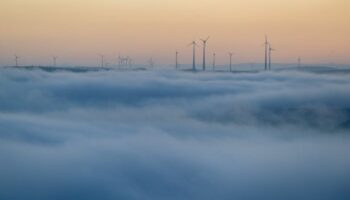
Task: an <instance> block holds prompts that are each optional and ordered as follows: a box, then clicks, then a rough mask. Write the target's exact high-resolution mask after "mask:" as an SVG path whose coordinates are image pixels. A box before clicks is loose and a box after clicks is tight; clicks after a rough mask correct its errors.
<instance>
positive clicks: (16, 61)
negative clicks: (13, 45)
mask: <svg viewBox="0 0 350 200" xmlns="http://www.w3.org/2000/svg"><path fill="white" fill-rule="evenodd" d="M19 59H20V57H18V56H17V55H16V54H15V64H16V67H18V60H19Z"/></svg>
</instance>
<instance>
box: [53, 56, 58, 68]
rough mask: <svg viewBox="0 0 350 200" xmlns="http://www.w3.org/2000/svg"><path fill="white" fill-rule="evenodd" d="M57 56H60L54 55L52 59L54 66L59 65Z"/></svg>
mask: <svg viewBox="0 0 350 200" xmlns="http://www.w3.org/2000/svg"><path fill="white" fill-rule="evenodd" d="M57 58H58V57H56V56H53V57H52V60H53V66H54V67H56V66H57V62H56V61H57Z"/></svg>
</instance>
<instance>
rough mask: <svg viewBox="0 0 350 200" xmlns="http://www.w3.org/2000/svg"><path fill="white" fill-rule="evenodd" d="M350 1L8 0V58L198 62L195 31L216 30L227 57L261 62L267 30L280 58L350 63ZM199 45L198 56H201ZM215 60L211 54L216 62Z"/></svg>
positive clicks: (8, 61)
mask: <svg viewBox="0 0 350 200" xmlns="http://www.w3.org/2000/svg"><path fill="white" fill-rule="evenodd" d="M349 10H350V2H349V0H1V1H0V65H13V62H14V61H13V55H14V53H17V54H18V55H19V56H21V57H22V58H21V64H25V65H28V64H41V65H48V64H51V62H52V59H51V56H52V55H57V56H58V57H60V60H59V62H60V64H71V65H98V64H99V58H98V56H97V54H100V53H102V54H106V56H107V58H108V62H110V63H112V62H115V60H116V59H115V58H114V57H116V55H118V53H120V54H124V55H130V56H131V57H133V58H134V62H136V63H145V62H147V60H148V58H149V57H151V56H153V57H154V58H155V60H156V62H157V63H158V64H170V63H172V62H173V59H174V58H173V57H174V51H175V49H178V50H179V51H180V53H181V62H182V63H190V57H191V49H190V48H189V47H187V44H188V43H190V42H191V40H193V39H194V38H196V39H198V38H200V37H206V36H208V35H210V36H211V40H210V41H209V42H208V54H211V53H212V52H213V51H214V50H215V51H216V52H217V54H218V59H219V60H220V63H225V62H226V60H227V52H228V51H233V52H236V54H237V55H236V56H235V62H261V61H262V60H263V47H262V43H263V40H264V35H265V33H266V34H268V35H269V38H270V40H271V43H272V45H273V46H274V47H275V48H276V49H277V50H278V51H277V52H275V53H274V58H275V60H276V61H277V62H289V63H290V62H295V61H296V59H297V57H298V56H299V55H300V56H302V57H303V60H304V62H307V63H329V62H334V63H350V12H349ZM199 55H200V54H199V52H198V56H199ZM210 60H211V59H209V60H208V61H210Z"/></svg>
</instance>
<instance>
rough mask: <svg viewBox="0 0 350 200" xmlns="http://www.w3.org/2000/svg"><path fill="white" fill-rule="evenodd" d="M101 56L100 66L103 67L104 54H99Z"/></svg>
mask: <svg viewBox="0 0 350 200" xmlns="http://www.w3.org/2000/svg"><path fill="white" fill-rule="evenodd" d="M99 56H100V57H101V67H104V62H105V56H104V55H103V54H99Z"/></svg>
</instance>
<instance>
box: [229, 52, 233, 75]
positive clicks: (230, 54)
mask: <svg viewBox="0 0 350 200" xmlns="http://www.w3.org/2000/svg"><path fill="white" fill-rule="evenodd" d="M228 54H229V56H230V72H232V56H233V53H232V52H229V53H228Z"/></svg>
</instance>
